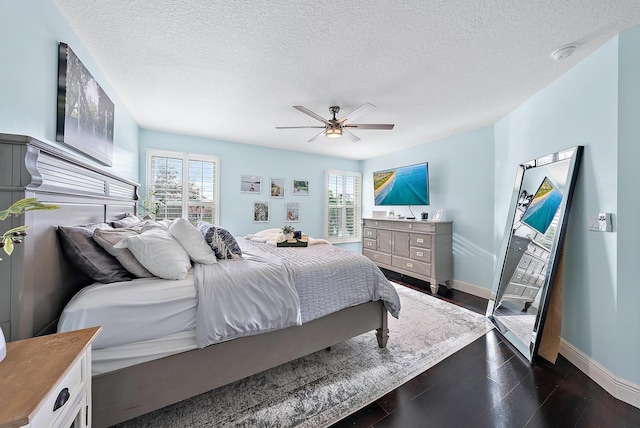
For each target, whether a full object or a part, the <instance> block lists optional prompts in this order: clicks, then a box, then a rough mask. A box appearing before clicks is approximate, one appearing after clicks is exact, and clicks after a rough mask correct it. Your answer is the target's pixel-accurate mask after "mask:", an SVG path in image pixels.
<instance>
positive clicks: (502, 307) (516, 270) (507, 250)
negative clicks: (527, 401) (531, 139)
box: [487, 146, 582, 361]
mask: <svg viewBox="0 0 640 428" xmlns="http://www.w3.org/2000/svg"><path fill="white" fill-rule="evenodd" d="M581 154H582V147H581V146H579V147H574V148H571V149H568V150H564V151H562V152H558V153H553V154H550V155H548V156H545V157H542V158H539V159H535V160H532V161H529V162H526V163H524V164H522V165H520V166H519V169H518V173H517V176H516V183H515V186H514V194H513V197H512V204H511V207H510V212H509V216H508V225H507V228H506V230H505V235H504V236H505V237H504V242H503V245H502V250H501V253H500V263H499V267H500V269H499V271H498V273H497V275H496V280H495V281H494V286H493V291H492V294H491V299H490V301H489V307H488V308H487V315H488V316H489V318H490V319H491V320H492V321H493V323H494V325H495V326H496V327H497V329H498V330H499V331H500V332H501V333H502V334H503V335H504V336H505V337H506V338H507V339H508V340H509V341H510V342H511V343H512V344H513V345H514V346H515V347H516V348H517V349H518V350H520V352H522V353H523V354H524V355H525V357H527V358H528V359H529V360H530V361H533V359H534V358H535V355H536V351H537V348H538V346H539V343H540V337H539V333H541V332H542V327H543V325H544V318H545V313H546V309H547V307H548V304H549V302H548V296H549V295H550V289H551V286H552V285H553V279H554V273H555V271H556V268H557V260H558V258H557V257H556V253H557V252H558V248H561V245H562V242H563V235H564V229H565V227H566V219H567V217H568V209H569V206H570V199H571V195H572V193H573V186H574V184H575V176H576V174H577V163H578V162H579V160H580V157H581Z"/></svg>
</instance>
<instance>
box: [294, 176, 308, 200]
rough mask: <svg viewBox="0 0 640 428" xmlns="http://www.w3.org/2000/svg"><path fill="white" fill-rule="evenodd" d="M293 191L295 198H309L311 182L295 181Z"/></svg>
mask: <svg viewBox="0 0 640 428" xmlns="http://www.w3.org/2000/svg"><path fill="white" fill-rule="evenodd" d="M292 184H293V190H292V191H291V193H292V194H293V195H295V196H309V180H296V179H294V180H293V183H292Z"/></svg>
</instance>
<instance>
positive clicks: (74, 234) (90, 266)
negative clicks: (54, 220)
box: [58, 223, 131, 283]
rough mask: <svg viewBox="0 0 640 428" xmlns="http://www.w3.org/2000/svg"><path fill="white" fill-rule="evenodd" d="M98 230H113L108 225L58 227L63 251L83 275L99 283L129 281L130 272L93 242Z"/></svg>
mask: <svg viewBox="0 0 640 428" xmlns="http://www.w3.org/2000/svg"><path fill="white" fill-rule="evenodd" d="M96 229H111V226H109V225H108V224H107V223H96V224H91V225H87V226H58V236H59V237H60V241H61V243H62V251H63V252H64V254H65V256H67V258H68V259H69V261H70V262H71V263H72V264H73V265H74V266H75V267H76V268H77V269H78V270H79V271H81V272H82V273H84V274H85V275H87V276H88V277H89V278H91V279H93V280H94V281H97V282H104V283H107V282H116V281H128V280H130V279H131V278H130V277H129V272H128V271H127V270H126V269H125V268H124V267H123V266H122V265H121V264H120V262H118V260H117V259H116V258H115V257H113V256H112V255H110V254H109V253H108V252H106V251H105V250H104V249H103V248H102V247H101V246H100V245H98V243H97V242H96V241H94V240H93V232H94V230H96Z"/></svg>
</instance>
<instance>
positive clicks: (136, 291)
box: [58, 274, 197, 349]
mask: <svg viewBox="0 0 640 428" xmlns="http://www.w3.org/2000/svg"><path fill="white" fill-rule="evenodd" d="M196 303H197V301H196V289H195V287H194V285H193V275H192V274H189V275H188V276H187V278H185V279H183V280H175V281H174V280H166V279H160V278H140V279H134V280H132V281H123V282H112V283H109V284H94V285H90V286H88V287H85V288H83V289H82V290H80V291H79V292H78V293H77V294H76V295H75V296H74V297H73V298H72V299H71V300H70V301H69V303H67V305H66V307H65V309H64V311H63V312H62V315H61V316H60V321H59V322H58V332H62V331H70V330H77V329H81V328H86V327H92V326H102V327H103V328H102V331H101V332H100V334H99V335H98V336H97V337H96V339H95V341H94V342H93V349H103V348H108V347H113V346H119V345H124V344H127V343H132V342H140V341H145V340H150V339H154V338H158V337H164V336H169V335H171V334H174V333H178V332H183V331H189V330H193V329H194V328H195V324H196Z"/></svg>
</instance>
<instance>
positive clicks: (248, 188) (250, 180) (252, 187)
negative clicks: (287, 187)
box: [240, 175, 262, 193]
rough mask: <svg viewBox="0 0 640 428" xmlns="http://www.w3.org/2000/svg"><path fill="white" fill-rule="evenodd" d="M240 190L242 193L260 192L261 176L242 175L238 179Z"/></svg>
mask: <svg viewBox="0 0 640 428" xmlns="http://www.w3.org/2000/svg"><path fill="white" fill-rule="evenodd" d="M240 191H241V192H244V193H262V177H258V176H257V175H243V176H242V177H241V179H240Z"/></svg>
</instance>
